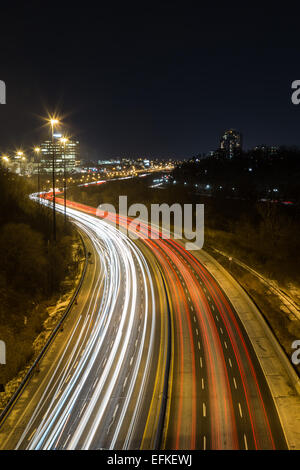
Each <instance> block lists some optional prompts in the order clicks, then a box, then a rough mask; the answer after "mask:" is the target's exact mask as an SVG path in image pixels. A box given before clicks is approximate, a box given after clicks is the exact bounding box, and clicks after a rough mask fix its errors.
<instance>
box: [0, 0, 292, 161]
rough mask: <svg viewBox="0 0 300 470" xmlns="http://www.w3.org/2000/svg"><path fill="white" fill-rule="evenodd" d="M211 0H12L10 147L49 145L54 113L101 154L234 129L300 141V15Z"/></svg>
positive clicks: (6, 51) (6, 136) (7, 54)
mask: <svg viewBox="0 0 300 470" xmlns="http://www.w3.org/2000/svg"><path fill="white" fill-rule="evenodd" d="M202 3H204V2H193V3H192V2H176V1H173V2H167V1H161V2H150V1H140V2H139V3H133V2H130V1H128V2H122V3H121V2H114V1H109V2H106V4H105V3H103V2H97V3H96V2H89V1H85V2H78V3H77V4H76V3H75V2H72V3H68V2H63V1H61V2H36V3H35V2H30V1H29V2H22V3H21V4H20V5H22V6H20V7H18V4H17V3H16V2H13V3H12V2H10V3H9V2H7V4H8V5H11V6H6V7H4V6H3V4H1V30H0V57H1V67H0V79H1V80H4V81H5V82H6V86H7V104H6V105H1V106H0V123H1V124H0V151H5V150H8V149H13V148H16V147H21V146H22V147H24V148H26V146H30V145H33V144H35V143H36V142H38V141H39V140H40V138H41V137H42V136H43V132H45V128H44V130H43V128H42V125H43V121H42V119H41V117H44V116H46V115H47V111H49V112H52V111H54V110H57V111H59V113H60V114H61V115H63V116H64V122H65V125H66V129H68V132H69V133H74V134H76V135H77V136H78V138H79V139H80V141H81V142H82V143H83V148H84V151H85V154H86V151H88V155H89V156H90V157H91V158H111V157H115V156H123V155H148V156H153V157H155V156H163V157H171V156H174V157H183V156H190V155H193V154H196V153H199V152H206V151H209V150H214V149H216V148H217V147H218V144H219V137H220V134H221V133H222V132H223V130H225V129H227V128H236V129H238V130H240V131H241V132H242V133H243V135H244V144H245V147H246V148H248V147H252V146H254V145H257V144H261V143H266V144H274V145H280V144H286V145H293V144H296V145H300V106H294V105H293V104H292V103H291V83H292V82H293V81H294V80H297V79H300V48H299V42H300V41H299V38H300V34H299V11H295V8H294V9H292V8H288V6H287V7H281V8H279V7H276V6H273V7H272V8H271V7H270V5H268V6H266V7H263V6H261V7H251V8H250V7H245V6H240V7H236V6H235V7H233V6H227V7H224V6H223V7H221V6H220V7H218V6H217V4H215V3H214V4H215V7H202V6H201V4H202ZM242 3H243V2H240V5H242ZM223 4H224V2H223ZM76 5H77V6H76ZM97 5H98V7H96V6H97ZM105 5H106V6H105Z"/></svg>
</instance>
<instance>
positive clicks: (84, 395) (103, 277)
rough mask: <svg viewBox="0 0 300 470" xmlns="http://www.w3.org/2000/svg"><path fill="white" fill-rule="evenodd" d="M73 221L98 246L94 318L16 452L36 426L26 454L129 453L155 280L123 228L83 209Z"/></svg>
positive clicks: (143, 379) (73, 213)
mask: <svg viewBox="0 0 300 470" xmlns="http://www.w3.org/2000/svg"><path fill="white" fill-rule="evenodd" d="M42 202H43V203H46V201H42ZM57 210H60V211H63V208H61V207H60V206H57ZM68 216H69V217H71V218H72V219H73V221H74V222H75V223H76V224H77V225H78V226H79V228H80V229H81V230H82V231H83V232H85V233H86V234H87V236H88V237H89V239H90V240H91V241H92V243H93V245H94V248H95V256H97V257H98V258H99V260H98V261H99V262H100V264H101V270H100V275H99V276H98V277H97V281H96V282H95V283H94V285H93V288H92V290H91V293H90V296H89V304H88V313H87V315H85V317H84V319H83V318H80V319H79V321H78V322H77V324H76V325H75V326H74V328H73V332H72V335H71V336H70V338H69V340H68V343H67V344H66V347H65V353H64V355H63V357H62V358H61V359H60V362H59V364H58V365H57V367H56V370H55V371H54V373H53V377H52V378H51V379H50V382H49V384H48V386H47V387H46V389H45V390H44V392H43V394H42V396H41V398H40V401H39V403H38V404H37V406H36V409H35V412H34V413H33V415H32V417H31V419H30V421H29V423H28V424H27V426H26V428H25V430H24V432H23V434H22V436H21V438H20V440H19V443H18V445H17V448H20V447H23V445H24V440H25V438H26V436H28V433H29V432H30V430H32V429H33V428H35V423H36V422H38V426H37V427H36V429H35V431H34V435H33V436H32V437H31V439H30V440H29V443H28V445H27V446H26V447H27V448H28V449H62V448H66V449H77V448H80V449H93V448H102V447H105V448H115V447H121V448H122V447H124V448H127V447H128V446H130V443H131V439H132V436H133V435H134V433H135V429H136V427H137V426H138V424H139V413H140V410H141V408H142V403H143V398H144V396H145V394H146V387H147V384H148V377H149V374H150V368H151V359H152V356H153V348H154V333H155V328H156V323H155V322H156V320H155V318H156V315H155V299H154V288H153V283H152V280H151V279H152V276H151V274H150V271H149V267H148V265H147V263H146V260H145V258H144V256H143V254H142V252H141V251H140V250H139V249H138V248H137V246H136V245H135V244H134V243H133V242H131V241H130V240H129V239H128V238H127V237H126V236H125V235H123V234H122V233H121V232H120V231H118V230H116V229H114V228H113V227H112V226H111V225H110V224H108V223H105V222H103V221H100V220H97V219H95V218H94V217H91V216H89V215H87V214H84V213H81V212H79V211H77V210H72V209H68ZM99 292H101V295H99ZM74 337H76V340H75V341H74ZM65 357H67V363H66V365H65V366H64V367H63V368H61V363H62V361H63V359H64V358H65ZM54 392H55V393H54ZM124 396H125V399H124V398H123V397H124ZM45 403H47V408H46V409H44V408H45V407H44V404H45ZM133 403H134V405H133ZM129 408H130V415H128V409H129ZM41 410H43V413H44V414H43V417H42V419H41V420H40V414H41ZM124 423H125V424H126V432H125V434H124V432H123V431H124V430H123V427H124ZM121 434H122V438H121V440H120V435H121Z"/></svg>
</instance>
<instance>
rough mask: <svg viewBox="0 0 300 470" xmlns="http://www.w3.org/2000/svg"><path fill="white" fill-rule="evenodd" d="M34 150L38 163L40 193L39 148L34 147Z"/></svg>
mask: <svg viewBox="0 0 300 470" xmlns="http://www.w3.org/2000/svg"><path fill="white" fill-rule="evenodd" d="M34 151H35V153H36V156H37V164H38V194H40V155H39V154H40V151H41V149H40V148H39V147H35V148H34Z"/></svg>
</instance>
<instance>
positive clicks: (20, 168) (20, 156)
mask: <svg viewBox="0 0 300 470" xmlns="http://www.w3.org/2000/svg"><path fill="white" fill-rule="evenodd" d="M16 158H17V159H18V160H19V161H20V167H19V170H20V175H21V174H22V162H21V160H23V159H24V158H25V157H24V153H23V152H21V151H20V150H19V151H18V152H17V155H16Z"/></svg>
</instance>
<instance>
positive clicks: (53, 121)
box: [49, 118, 59, 242]
mask: <svg viewBox="0 0 300 470" xmlns="http://www.w3.org/2000/svg"><path fill="white" fill-rule="evenodd" d="M49 124H50V126H51V144H52V186H53V197H52V207H53V241H54V242H56V213H55V145H54V137H53V133H54V128H55V126H57V125H58V124H59V120H58V119H55V118H51V119H50V120H49Z"/></svg>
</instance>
